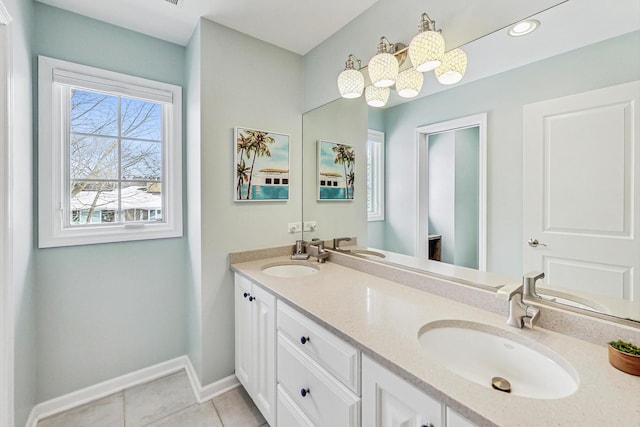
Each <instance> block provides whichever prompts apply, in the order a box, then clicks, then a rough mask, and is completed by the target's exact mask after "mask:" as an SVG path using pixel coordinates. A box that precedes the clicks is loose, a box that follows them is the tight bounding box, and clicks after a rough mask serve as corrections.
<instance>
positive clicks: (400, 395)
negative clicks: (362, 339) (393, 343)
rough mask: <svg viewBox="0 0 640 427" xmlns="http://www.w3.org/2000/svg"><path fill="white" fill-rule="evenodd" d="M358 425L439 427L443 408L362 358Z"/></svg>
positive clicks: (372, 426)
mask: <svg viewBox="0 0 640 427" xmlns="http://www.w3.org/2000/svg"><path fill="white" fill-rule="evenodd" d="M362 425H363V426H367V427H404V426H412V427H414V426H415V427H443V426H444V423H443V406H442V404H441V403H440V402H438V401H437V400H435V399H432V398H431V397H429V396H427V395H426V394H424V393H423V392H421V391H420V390H418V389H417V388H416V387H414V386H413V385H411V384H409V383H408V382H406V381H405V380H403V379H402V378H400V377H398V376H397V375H395V374H393V373H391V372H390V371H388V370H387V369H386V368H383V367H382V366H380V365H379V364H378V363H376V362H374V361H373V360H371V359H370V358H369V357H367V356H365V355H363V356H362Z"/></svg>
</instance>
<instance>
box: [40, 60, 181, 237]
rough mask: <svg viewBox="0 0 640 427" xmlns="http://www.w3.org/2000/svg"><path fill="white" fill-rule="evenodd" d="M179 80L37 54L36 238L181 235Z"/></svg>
mask: <svg viewBox="0 0 640 427" xmlns="http://www.w3.org/2000/svg"><path fill="white" fill-rule="evenodd" d="M181 104H182V100H181V89H180V88H179V87H177V86H174V85H169V84H166V83H159V82H154V81H150V80H146V79H140V78H135V77H131V76H126V75H123V74H119V73H114V72H109V71H105V70H100V69H96V68H92V67H87V66H82V65H78V64H73V63H69V62H65V61H60V60H55V59H51V58H46V57H40V58H39V112H40V129H39V225H40V235H39V240H40V247H51V246H69V245H78V244H90V243H105V242H112V241H126V240H141V239H153V238H162V237H176V236H181V235H182V195H181V188H182V184H181V177H182V172H181V145H182V144H181V138H182V136H181V133H182V131H181V128H182V126H181V117H182V113H181Z"/></svg>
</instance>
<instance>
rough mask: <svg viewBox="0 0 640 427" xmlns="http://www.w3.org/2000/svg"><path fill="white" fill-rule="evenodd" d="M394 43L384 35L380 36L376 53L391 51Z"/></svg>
mask: <svg viewBox="0 0 640 427" xmlns="http://www.w3.org/2000/svg"><path fill="white" fill-rule="evenodd" d="M393 47H394V44H393V43H391V42H390V41H389V40H387V38H386V37H384V36H382V37H380V43H378V53H391V54H392V53H393V50H394V49H393Z"/></svg>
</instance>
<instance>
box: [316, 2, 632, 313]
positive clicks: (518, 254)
mask: <svg viewBox="0 0 640 427" xmlns="http://www.w3.org/2000/svg"><path fill="white" fill-rule="evenodd" d="M586 3H589V2H586ZM581 7H583V6H582V4H581V3H580V2H578V3H576V2H567V3H565V4H563V5H561V6H559V7H557V8H555V9H552V10H548V11H546V12H544V13H541V14H540V15H539V16H536V19H538V20H539V21H540V22H541V25H540V28H539V29H538V30H537V31H536V32H534V33H532V34H530V35H528V36H526V37H521V38H518V39H513V38H509V36H508V35H507V32H506V30H504V31H500V32H497V33H493V34H491V35H489V36H487V37H484V38H482V39H480V40H477V41H475V42H473V43H471V44H468V45H467V48H468V49H469V51H470V52H471V53H470V58H471V56H472V55H473V52H477V54H478V55H481V56H480V57H476V59H475V60H474V61H471V60H470V62H469V64H470V65H469V66H470V67H472V66H474V67H479V66H482V62H483V58H484V57H485V56H486V58H489V56H490V55H498V57H496V56H492V57H491V58H492V61H493V63H496V62H499V63H501V64H508V63H509V62H512V63H513V64H515V65H513V66H508V65H505V68H503V71H502V72H500V73H499V74H494V75H485V77H484V78H478V79H476V80H474V81H466V82H465V81H464V80H463V81H462V82H461V83H460V84H458V85H455V86H453V87H451V88H448V89H446V90H440V91H439V92H436V93H430V94H429V95H428V96H426V97H422V98H419V99H415V100H413V101H411V102H406V103H404V104H400V105H395V106H393V107H389V108H386V109H382V110H381V109H378V110H373V109H371V110H370V111H369V113H368V118H369V120H368V125H367V124H366V123H365V124H364V125H363V124H362V121H361V116H358V117H359V118H358V119H357V120H348V119H347V118H345V117H341V118H340V119H341V122H343V123H344V122H346V123H349V122H353V123H356V124H357V127H358V131H357V132H356V133H357V134H358V135H362V136H361V138H362V144H364V141H365V140H366V127H367V126H368V127H369V128H371V129H375V130H377V131H380V132H383V133H384V139H385V169H386V180H385V188H386V191H385V216H384V220H382V221H377V222H369V223H368V227H367V225H366V224H367V221H366V218H367V216H366V204H365V205H364V206H359V205H358V207H356V205H355V204H354V205H352V206H350V205H345V204H342V205H340V206H336V205H335V204H332V205H331V206H321V208H326V209H318V206H317V205H318V203H317V202H316V201H315V200H309V197H312V198H313V195H315V192H314V189H313V188H311V189H309V188H308V185H309V179H310V177H312V176H313V175H312V174H310V172H309V171H315V165H314V163H313V161H312V160H310V159H309V158H308V156H309V152H311V153H315V150H314V149H313V147H315V146H313V145H312V149H311V150H309V149H308V148H307V147H308V146H309V144H312V143H315V140H317V139H320V138H321V136H320V135H315V136H313V138H315V139H314V140H313V141H308V140H307V134H306V129H307V127H309V126H311V127H313V126H316V125H315V124H314V123H313V122H314V120H313V113H314V112H315V113H318V112H317V111H316V110H314V111H311V116H308V115H307V114H305V117H304V120H303V126H304V129H305V132H304V138H305V140H304V144H305V150H304V156H305V166H304V170H305V191H304V194H305V200H304V219H305V220H315V221H317V222H318V231H317V237H322V238H324V239H332V238H334V237H340V236H342V235H355V236H357V237H358V244H359V246H361V247H368V246H370V247H371V248H372V249H373V250H375V251H378V252H380V253H382V254H384V255H385V258H381V262H392V263H400V264H404V265H407V266H409V267H410V268H416V269H427V270H429V271H431V272H435V273H436V274H440V275H443V276H446V275H450V276H453V277H456V278H458V279H460V278H461V277H462V279H461V280H464V278H465V277H466V278H467V279H468V280H469V282H480V284H482V285H484V286H491V285H494V286H495V285H500V284H504V283H506V282H505V281H510V282H514V281H520V280H521V279H520V278H521V277H522V275H523V274H524V273H526V272H528V271H531V270H540V271H545V273H547V278H546V279H545V281H544V282H543V283H539V284H538V286H539V289H538V293H539V294H541V295H542V297H543V298H545V299H546V300H547V301H550V302H551V303H552V304H563V305H567V306H571V307H574V308H579V309H585V310H592V311H597V312H600V313H605V314H611V315H613V316H617V317H621V318H627V319H635V320H640V285H639V283H640V275H638V274H631V272H632V271H633V269H635V271H637V269H638V268H640V265H637V263H638V262H640V261H639V260H640V241H638V240H637V239H638V238H637V237H635V240H634V236H636V235H637V234H638V233H637V232H636V233H631V232H630V230H632V228H630V227H632V226H633V225H634V224H635V225H636V226H637V224H639V223H640V209H639V205H640V203H637V200H640V174H638V173H637V171H638V170H640V150H635V149H631V147H638V146H640V142H639V141H638V138H639V136H640V132H639V131H638V126H639V121H640V119H639V117H638V114H639V112H638V110H637V109H633V108H629V107H628V105H630V104H629V103H630V102H635V103H636V104H635V105H637V103H638V102H639V101H638V100H636V101H633V99H634V97H635V98H637V97H638V96H639V95H638V92H639V90H638V89H632V90H627V98H628V99H627V100H625V101H615V102H614V103H613V105H618V106H620V107H619V108H618V107H616V108H609V109H607V110H606V111H607V113H608V115H605V117H600V116H598V117H595V120H596V121H593V120H594V116H590V115H585V116H583V117H581V118H579V119H576V120H574V121H570V122H555V124H557V125H558V127H556V128H553V130H554V132H561V131H562V132H570V133H571V132H574V133H575V132H577V131H578V130H579V129H581V128H580V123H582V130H584V129H588V131H587V132H592V130H593V129H594V126H595V125H594V123H604V124H605V125H606V126H605V128H606V129H609V131H610V132H609V134H607V135H602V134H601V133H599V134H598V141H599V148H598V150H600V151H594V150H595V149H590V150H591V151H588V152H582V151H580V149H579V148H578V146H576V145H575V144H577V142H576V143H575V144H574V143H573V142H571V143H570V145H568V146H565V147H564V151H562V152H559V151H557V150H558V149H560V148H562V147H561V146H560V145H553V148H554V149H555V150H556V151H555V153H558V154H559V155H560V154H561V155H562V156H564V157H562V158H564V159H565V160H566V159H568V160H571V159H573V160H574V162H573V163H572V165H573V166H572V168H573V169H572V172H571V173H572V174H574V175H573V178H572V177H571V176H570V175H559V174H558V173H556V172H554V171H556V170H561V169H553V168H554V167H555V163H553V164H545V163H544V162H543V161H541V160H539V159H538V160H531V159H528V158H526V156H527V155H528V154H527V153H528V151H527V149H526V148H524V145H523V135H525V125H524V111H525V109H527V108H531V107H528V106H530V105H532V104H538V103H541V102H546V101H550V100H555V99H559V98H564V97H567V96H574V95H578V94H584V93H588V92H591V91H594V90H600V89H605V88H608V87H614V86H618V85H622V84H626V83H629V82H634V81H638V80H639V79H640V55H638V52H639V51H640V31H639V29H640V19H638V13H637V12H638V9H639V7H638V5H637V4H636V2H633V1H627V0H624V1H621V2H620V3H616V7H614V8H612V9H611V10H601V11H600V12H599V17H598V19H599V22H604V23H603V25H598V26H596V27H594V26H593V25H589V24H588V22H587V21H588V20H576V19H575V16H578V15H580V14H581V13H585V14H586V13H593V12H589V11H585V10H581V9H580V8H581ZM584 7H588V6H584ZM569 12H571V13H569ZM572 17H573V19H572ZM630 17H635V18H630ZM576 21H585V22H576ZM605 23H606V24H605ZM569 26H571V29H568V27H569ZM575 26H577V27H579V28H574V27H575ZM587 27H588V28H587ZM569 34H571V37H569ZM563 43H564V45H563V46H565V47H564V48H562V49H558V46H559V45H560V44H563ZM534 50H535V51H536V52H535V53H536V55H538V56H537V58H538V60H535V62H527V61H526V60H522V59H521V58H520V56H518V54H519V51H527V53H531V52H533V51H534ZM547 51H549V52H550V53H545V52H547ZM501 52H506V54H505V55H506V56H502V57H499V54H500V53H501ZM541 58H545V59H541ZM603 64H606V66H605V65H603ZM480 74H482V73H480ZM335 103H336V104H337V105H339V111H341V112H344V113H345V114H346V112H347V109H348V108H357V107H347V106H346V105H345V103H351V104H350V105H358V106H361V105H362V104H364V101H362V100H359V99H356V100H338V101H336V102H335ZM333 104H334V103H331V104H328V105H326V106H324V107H321V108H322V109H327V110H331V109H332V108H333ZM336 108H337V107H336ZM485 111H486V112H487V206H486V211H487V217H486V224H487V226H486V230H487V239H486V246H487V251H486V264H487V273H486V274H487V276H486V280H485V278H483V277H480V276H479V275H477V276H476V277H473V274H471V273H470V272H469V271H474V270H471V269H463V268H458V267H457V266H452V265H449V266H447V265H446V264H444V263H438V262H435V261H429V260H428V259H427V257H417V256H416V255H418V253H417V252H416V248H417V246H418V245H417V238H418V233H417V230H416V224H417V223H418V221H417V216H418V212H419V209H418V197H417V195H418V183H419V180H418V170H417V162H416V161H415V156H416V130H417V129H418V128H420V127H422V126H425V125H428V124H433V123H439V122H445V121H448V120H452V119H456V118H460V117H465V116H470V115H475V114H478V113H480V112H485ZM360 114H361V112H360ZM562 114H565V113H562ZM565 116H566V114H565ZM547 120H550V119H547ZM603 120H604V121H605V122H603ZM607 120H608V121H607ZM612 123H614V124H615V123H623V124H624V123H626V124H627V125H629V126H633V127H634V128H633V131H631V132H629V129H627V130H622V131H620V130H619V128H615V130H613V128H612V127H610V126H609V125H611V126H613V125H612ZM576 124H578V126H576ZM569 125H571V126H572V127H569ZM322 126H326V127H327V129H328V130H331V128H332V126H331V124H330V123H328V122H326V121H325V122H324V123H323V124H321V125H319V126H318V127H316V129H318V128H321V127H322ZM595 128H596V129H597V128H598V126H595ZM611 132H614V133H611ZM327 138H328V139H331V140H336V138H332V137H330V136H328V137H327ZM630 138H634V139H630ZM541 141H542V142H540V143H541V144H542V143H544V140H541ZM345 142H346V141H345ZM351 143H353V141H351ZM552 144H555V142H554V141H552ZM572 144H573V145H572ZM567 147H569V148H567ZM548 149H549V146H547V148H546V150H548ZM544 152H547V151H543V153H544ZM599 152H600V153H601V154H604V155H598V153H599ZM583 155H584V156H583ZM548 159H549V158H548V157H547V160H548ZM551 159H552V160H553V161H554V162H555V161H556V160H557V161H559V160H561V157H557V158H551ZM583 159H584V160H585V161H584V162H582V160H583ZM598 159H601V160H603V162H604V163H601V164H599V165H597V166H594V162H597V161H598ZM362 164H363V163H361V165H362ZM580 165H588V166H589V167H588V168H586V167H583V168H580ZM527 168H529V170H537V169H539V170H542V171H544V173H545V174H547V175H543V176H547V177H548V176H550V175H549V173H552V174H553V173H556V175H555V176H554V179H556V180H558V179H560V178H562V179H563V180H564V181H560V182H562V183H563V184H567V185H569V184H570V186H569V187H566V188H565V189H564V190H563V192H560V193H557V192H556V193H552V196H549V197H551V198H548V199H545V200H542V199H540V200H542V201H538V202H537V207H535V208H534V210H536V211H538V212H542V213H544V212H549V210H548V209H549V204H548V202H549V200H551V201H555V203H556V204H555V205H554V209H556V210H553V211H552V212H553V215H555V216H554V217H552V218H551V220H552V223H551V226H550V227H547V229H546V230H544V231H542V232H541V233H542V234H536V235H533V234H532V235H529V234H527V235H524V234H523V233H524V232H525V223H524V221H525V219H523V218H524V217H525V215H524V214H525V212H524V209H525V208H524V207H523V206H525V198H524V196H523V188H525V176H524V174H523V169H527ZM545 168H547V169H545ZM549 168H551V169H549ZM631 171H636V172H634V173H631ZM578 172H580V173H583V174H585V175H579V174H578ZM603 174H606V175H607V176H606V178H607V179H599V178H598V176H600V177H602V175H603ZM359 176H365V175H364V174H363V172H362V171H360V172H359ZM580 177H582V178H580ZM585 178H586V179H585ZM614 181H616V182H618V183H621V184H618V187H616V188H611V187H610V185H611V183H612V182H614ZM542 182H543V183H544V181H542ZM314 183H315V181H314ZM362 184H363V182H362V180H361V182H360V185H362ZM579 184H584V185H583V186H580V185H579ZM598 186H600V187H598ZM365 190H366V188H363V187H359V190H356V191H357V192H358V191H360V192H361V193H360V194H362V192H364V191H365ZM525 190H526V188H525ZM595 190H597V192H598V196H599V197H600V199H599V200H601V201H602V200H605V199H606V197H609V199H610V201H609V202H607V203H608V205H607V206H610V211H612V212H614V213H615V215H618V217H619V218H622V219H619V220H617V221H618V223H615V224H613V225H611V224H609V225H605V226H602V227H601V228H599V229H598V230H600V231H598V232H597V233H596V234H598V233H599V234H602V233H604V231H607V230H608V231H607V233H609V234H614V235H616V236H617V239H618V240H624V241H625V242H627V249H626V253H625V254H624V256H623V257H618V258H616V259H614V260H613V261H606V262H601V263H600V264H602V265H601V267H602V269H601V270H600V273H602V272H604V271H608V272H609V273H611V274H609V275H602V276H598V277H600V278H601V279H598V278H597V277H596V279H598V280H600V281H601V282H602V284H604V286H601V287H600V288H598V287H597V286H596V287H593V286H590V287H589V288H585V287H584V286H583V285H584V283H583V282H584V280H583V279H584V277H585V276H584V275H585V274H589V273H588V272H587V273H585V271H589V270H585V269H582V270H580V274H579V275H578V277H579V279H578V280H577V281H571V280H570V279H568V276H567V272H568V271H569V270H572V269H573V270H575V269H574V268H573V267H575V265H576V264H579V263H584V262H585V261H575V260H577V259H581V257H582V254H580V253H579V252H580V251H583V252H584V251H587V250H589V249H588V248H589V247H591V246H590V245H580V244H577V248H578V249H577V252H575V253H574V254H563V255H562V257H563V258H564V261H561V262H555V261H557V259H556V258H554V256H555V255H556V254H558V253H559V252H557V251H558V250H559V246H558V244H555V243H554V245H553V246H552V245H549V242H550V241H551V240H549V239H550V237H553V236H555V235H559V234H562V233H573V234H579V233H578V232H577V231H576V230H578V229H580V230H583V231H584V230H587V231H586V232H582V231H581V232H580V233H582V234H584V235H585V236H584V237H583V239H586V238H587V237H588V235H589V234H593V232H588V230H592V229H594V227H595V226H594V224H595V222H594V221H597V220H599V218H600V214H599V213H594V212H592V211H588V209H592V210H593V207H591V208H589V207H588V206H589V205H588V203H587V202H588V201H589V200H591V198H590V197H589V194H591V193H592V192H593V191H595ZM601 190H602V191H601ZM554 191H555V190H554ZM578 191H579V192H580V193H579V194H580V195H586V197H582V198H576V196H577V195H578ZM608 193H612V194H608ZM309 194H310V195H311V196H309ZM556 194H559V196H558V197H559V199H554V198H553V197H556V196H555V195H556ZM574 201H575V203H574ZM633 201H635V202H633ZM560 202H561V203H560ZM309 203H311V204H309ZM616 203H617V204H616ZM562 206H565V208H568V207H571V206H573V210H572V211H565V208H562V209H561V207H562ZM349 207H352V208H353V207H356V209H353V210H352V211H349ZM527 209H528V208H527ZM563 212H564V213H566V215H565V216H561V215H563V214H564V213H563ZM581 212H582V213H581ZM587 213H594V214H593V215H587ZM600 213H603V212H600ZM358 215H360V216H359V219H358V218H357V216H358ZM559 215H560V216H559ZM343 218H344V219H345V220H343ZM347 219H348V220H347ZM556 220H558V221H559V220H562V221H561V227H560V226H559V228H560V229H554V226H555V224H556V223H557V222H556V223H553V221H556ZM589 221H591V222H589ZM572 222H573V223H574V224H576V225H575V227H574V228H575V229H576V230H567V224H568V225H571V223H572ZM346 223H349V224H350V225H352V228H348V227H345V226H343V225H346ZM363 224H364V226H363ZM558 224H560V223H558ZM585 224H586V225H585ZM581 227H582V228H581ZM590 227H591V228H590ZM367 228H368V232H367ZM313 237H316V236H313ZM305 238H308V235H307V234H306V233H305ZM529 238H533V239H535V240H538V241H539V243H540V245H539V246H537V247H531V246H530V245H529V244H528V243H527V240H528V239H529ZM542 244H548V245H549V246H547V247H544V246H542ZM607 247H608V246H606V245H605V246H603V247H601V248H599V249H598V250H600V251H606V248H607ZM387 249H391V250H390V251H389V250H387ZM533 250H536V251H538V252H537V253H539V254H544V256H545V257H546V258H544V259H545V261H543V262H541V263H540V262H539V263H538V264H536V265H535V266H533V265H529V264H526V263H525V258H526V257H527V256H528V253H529V251H533ZM596 257H599V255H596ZM623 258H624V259H623ZM554 262H555V264H554ZM589 262H590V263H592V262H593V261H589ZM634 262H635V263H636V265H633V263H634ZM436 264H438V266H437V267H434V265H436ZM560 267H562V268H560ZM554 268H555V271H554ZM467 270H469V271H467ZM592 271H593V270H592ZM600 273H599V274H600ZM465 274H467V276H465ZM615 275H618V276H621V278H620V283H622V284H621V285H616V286H609V285H608V284H609V283H611V282H612V280H613V279H612V277H613V276H615ZM554 277H555V278H556V279H557V280H558V282H557V283H555V282H554V280H553V279H554ZM550 278H551V279H550ZM591 278H593V277H591ZM492 279H493V280H492ZM483 280H485V281H484V282H483ZM625 280H626V282H625ZM625 283H626V284H625ZM603 289H604V291H603ZM614 289H615V290H614Z"/></svg>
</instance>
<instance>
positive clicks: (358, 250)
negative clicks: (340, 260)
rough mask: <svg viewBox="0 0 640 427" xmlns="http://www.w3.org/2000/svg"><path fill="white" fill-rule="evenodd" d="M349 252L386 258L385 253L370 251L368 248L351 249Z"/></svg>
mask: <svg viewBox="0 0 640 427" xmlns="http://www.w3.org/2000/svg"><path fill="white" fill-rule="evenodd" d="M351 253H354V254H356V255H361V256H364V257H371V258H386V255H385V254H383V253H380V252H376V251H370V250H368V249H351Z"/></svg>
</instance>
